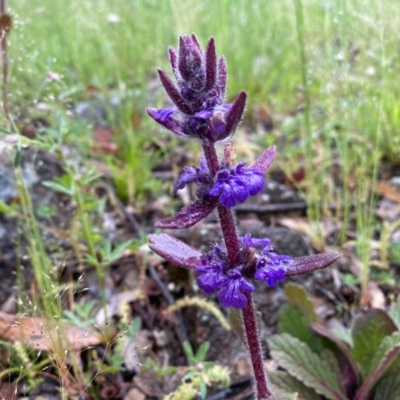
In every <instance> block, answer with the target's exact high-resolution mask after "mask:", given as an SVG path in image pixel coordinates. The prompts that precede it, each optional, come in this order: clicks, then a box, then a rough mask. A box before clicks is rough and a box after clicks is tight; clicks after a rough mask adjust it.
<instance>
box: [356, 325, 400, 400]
mask: <svg viewBox="0 0 400 400" xmlns="http://www.w3.org/2000/svg"><path fill="white" fill-rule="evenodd" d="M399 354H400V332H393V333H392V334H391V335H390V336H386V337H385V338H384V339H383V340H382V342H381V344H380V345H379V347H378V350H377V351H376V353H375V356H374V358H373V359H372V362H371V365H370V368H369V375H368V378H367V379H366V380H365V382H364V384H363V385H362V387H361V388H360V390H359V392H358V393H357V395H356V397H355V398H354V399H355V400H363V399H367V398H369V394H370V391H371V389H372V388H373V386H374V385H375V384H376V382H377V381H378V380H379V379H380V378H381V377H382V375H383V374H384V373H385V372H386V370H387V369H388V368H389V367H390V365H391V364H392V363H393V361H394V360H396V359H397V358H398V357H399Z"/></svg>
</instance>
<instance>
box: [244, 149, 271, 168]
mask: <svg viewBox="0 0 400 400" xmlns="http://www.w3.org/2000/svg"><path fill="white" fill-rule="evenodd" d="M275 157H276V146H271V147H268V149H266V150H264V151H263V153H262V154H261V156H260V157H258V158H257V160H256V161H255V162H254V163H253V164H252V165H250V168H254V169H256V170H258V171H261V172H265V171H266V170H267V169H268V168H269V167H270V166H271V164H272V163H273V162H274V160H275Z"/></svg>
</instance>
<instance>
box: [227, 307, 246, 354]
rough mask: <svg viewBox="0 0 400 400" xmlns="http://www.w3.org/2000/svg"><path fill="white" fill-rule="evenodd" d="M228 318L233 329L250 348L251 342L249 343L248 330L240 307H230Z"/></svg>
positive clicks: (244, 344)
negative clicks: (245, 327)
mask: <svg viewBox="0 0 400 400" xmlns="http://www.w3.org/2000/svg"><path fill="white" fill-rule="evenodd" d="M228 319H229V324H230V326H231V328H232V330H233V331H234V332H235V333H236V335H238V337H239V339H240V341H241V342H242V344H243V346H244V347H245V348H246V349H248V348H249V344H248V343H247V337H246V331H245V329H244V323H243V316H242V310H239V309H238V308H233V307H229V308H228Z"/></svg>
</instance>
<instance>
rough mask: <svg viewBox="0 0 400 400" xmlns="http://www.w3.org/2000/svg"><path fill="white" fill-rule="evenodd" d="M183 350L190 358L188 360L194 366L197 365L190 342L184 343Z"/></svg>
mask: <svg viewBox="0 0 400 400" xmlns="http://www.w3.org/2000/svg"><path fill="white" fill-rule="evenodd" d="M183 350H184V351H185V355H186V357H187V358H188V360H189V361H190V362H191V363H192V364H193V363H195V360H194V353H193V349H192V346H191V344H190V343H189V342H188V341H185V342H183Z"/></svg>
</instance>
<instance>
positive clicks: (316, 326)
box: [311, 323, 359, 381]
mask: <svg viewBox="0 0 400 400" xmlns="http://www.w3.org/2000/svg"><path fill="white" fill-rule="evenodd" d="M311 328H312V329H313V330H314V331H315V332H317V333H318V334H319V335H321V336H323V337H325V338H327V339H328V340H330V341H332V342H333V343H335V345H336V346H337V347H338V349H339V350H340V351H341V352H342V354H343V356H344V357H345V359H346V361H347V362H348V364H349V369H350V370H348V371H346V377H347V379H348V380H350V381H352V380H355V381H357V380H358V375H359V373H358V368H357V364H356V363H355V362H354V359H353V355H352V354H351V350H350V348H349V347H348V346H347V344H346V343H344V342H343V341H342V340H340V339H339V338H338V337H337V336H335V335H334V334H333V332H331V331H330V330H329V329H327V328H326V327H325V326H324V325H322V324H321V323H313V324H311ZM350 375H352V376H350Z"/></svg>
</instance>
